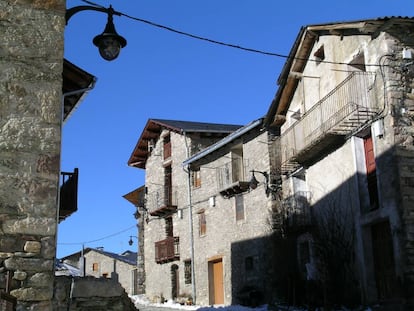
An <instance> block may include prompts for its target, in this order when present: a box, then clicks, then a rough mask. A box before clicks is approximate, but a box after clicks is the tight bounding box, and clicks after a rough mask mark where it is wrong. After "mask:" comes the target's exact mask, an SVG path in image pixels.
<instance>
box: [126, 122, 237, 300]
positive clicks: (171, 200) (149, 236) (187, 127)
mask: <svg viewBox="0 0 414 311" xmlns="http://www.w3.org/2000/svg"><path fill="white" fill-rule="evenodd" d="M238 128H240V126H237V125H226V124H211V123H200V122H188V121H174V120H157V119H150V120H148V122H147V124H146V125H145V128H144V130H143V132H142V134H141V136H140V138H139V140H138V142H137V145H136V147H135V148H134V150H133V152H132V154H131V157H130V159H129V161H128V164H129V165H130V166H132V167H136V168H141V169H145V188H144V194H145V206H141V207H139V211H138V212H139V215H138V221H139V232H140V237H141V235H142V234H143V235H144V238H143V239H142V238H141V240H140V245H143V246H142V247H141V246H140V248H139V249H140V254H139V256H138V257H139V258H140V256H143V258H144V262H143V263H141V264H140V262H139V263H138V264H139V267H145V273H142V274H140V276H141V279H139V280H138V282H139V284H140V285H141V287H142V288H143V289H144V288H145V293H146V295H147V296H148V297H149V298H150V299H153V300H158V301H159V300H163V299H170V298H177V297H180V298H181V299H186V298H189V297H190V296H192V292H193V290H192V286H193V284H194V283H193V282H192V278H191V257H192V256H191V248H192V247H191V238H190V237H191V235H192V233H191V229H190V225H189V216H188V215H189V192H188V189H189V187H188V186H189V178H188V173H187V172H186V171H185V170H184V169H183V166H182V163H183V161H184V160H185V159H187V158H188V157H189V156H190V155H193V154H195V153H196V152H198V151H200V150H202V149H204V148H206V147H208V146H210V145H212V144H213V143H215V142H217V141H218V140H220V139H222V138H223V137H225V136H227V135H228V134H230V133H232V132H233V131H235V130H236V129H238ZM193 217H197V216H196V215H193ZM195 219H196V218H195ZM142 250H143V253H142ZM142 278H145V279H144V280H143V279H142Z"/></svg>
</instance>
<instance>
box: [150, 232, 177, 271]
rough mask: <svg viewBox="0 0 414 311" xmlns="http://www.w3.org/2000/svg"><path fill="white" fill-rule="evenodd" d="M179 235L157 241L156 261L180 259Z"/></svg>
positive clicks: (164, 261) (163, 261)
mask: <svg viewBox="0 0 414 311" xmlns="http://www.w3.org/2000/svg"><path fill="white" fill-rule="evenodd" d="M179 245H180V239H179V237H168V238H166V239H165V240H162V241H158V242H155V262H156V263H160V264H161V263H166V262H170V261H174V260H179V259H180V253H179Z"/></svg>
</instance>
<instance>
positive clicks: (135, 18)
mask: <svg viewBox="0 0 414 311" xmlns="http://www.w3.org/2000/svg"><path fill="white" fill-rule="evenodd" d="M81 1H83V2H85V3H88V4H91V5H94V6H96V7H102V6H101V5H99V4H97V3H94V2H91V1H89V0H81ZM114 12H115V13H116V15H119V16H125V17H126V18H129V19H132V20H135V21H138V22H141V23H145V24H147V25H150V26H153V27H157V28H161V29H164V30H167V31H170V32H173V33H176V34H179V35H182V36H186V37H190V38H193V39H197V40H201V41H206V42H209V43H212V44H217V45H221V46H227V47H230V48H235V49H239V50H243V51H247V52H252V53H257V54H262V55H268V56H275V57H280V58H285V59H290V60H302V61H310V62H318V63H325V64H333V65H349V63H345V62H335V61H328V60H321V59H311V58H302V57H292V56H289V55H284V54H280V53H275V52H268V51H263V50H258V49H254V48H248V47H244V46H240V45H236V44H232V43H226V42H222V41H218V40H214V39H209V38H206V37H201V36H198V35H194V34H191V33H189V32H185V31H181V30H177V29H174V28H172V27H168V26H164V25H161V24H158V23H154V22H152V21H149V20H145V19H142V18H139V17H134V16H131V15H128V14H125V13H122V12H118V11H114ZM353 65H354V66H355V65H364V66H367V67H381V65H380V64H353Z"/></svg>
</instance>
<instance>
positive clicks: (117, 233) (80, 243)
mask: <svg viewBox="0 0 414 311" xmlns="http://www.w3.org/2000/svg"><path fill="white" fill-rule="evenodd" d="M136 226H137V225H133V226H130V227H128V228H126V229H123V230H121V231H118V232H116V233H112V234H109V235H106V236H104V237H102V238H99V239H95V240H90V241H83V242H70V243H57V244H58V245H82V244H90V243H94V242H99V241H103V240H106V239H109V238H112V237H114V236H117V235H119V234H121V233H124V232H126V231H128V230H130V229H132V228H134V227H135V228H136Z"/></svg>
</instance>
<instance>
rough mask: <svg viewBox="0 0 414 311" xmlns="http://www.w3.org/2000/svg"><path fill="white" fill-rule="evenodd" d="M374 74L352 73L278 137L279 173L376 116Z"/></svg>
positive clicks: (302, 161) (308, 157)
mask: <svg viewBox="0 0 414 311" xmlns="http://www.w3.org/2000/svg"><path fill="white" fill-rule="evenodd" d="M374 78H375V74H374V73H368V72H353V73H352V74H350V75H349V76H348V77H347V78H346V79H345V80H344V81H342V82H341V83H340V84H339V85H338V86H337V87H336V88H335V89H333V90H332V91H331V92H329V93H328V94H327V95H326V96H325V97H324V98H322V99H321V100H320V101H319V102H317V103H316V104H315V105H314V106H313V107H312V108H311V109H310V110H308V111H307V112H306V113H305V114H304V115H303V116H302V118H301V119H300V120H299V121H298V122H296V123H294V124H293V125H292V126H290V127H289V128H288V129H287V130H286V131H284V132H283V133H282V135H281V146H282V170H283V171H284V172H285V173H286V172H288V171H292V170H294V169H295V168H297V167H298V166H299V165H300V164H301V163H304V162H306V161H308V160H310V159H311V158H312V157H315V155H316V154H317V153H318V152H320V151H321V149H323V148H326V147H327V146H331V145H333V144H334V143H335V142H337V141H338V138H343V137H345V136H347V135H350V134H352V133H353V132H355V131H356V130H357V129H359V128H361V127H362V126H363V125H365V124H367V123H368V122H370V121H371V120H372V119H373V118H374V117H375V116H376V115H377V114H378V112H379V107H378V105H377V102H376V100H375V87H374V82H375V79H374Z"/></svg>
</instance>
